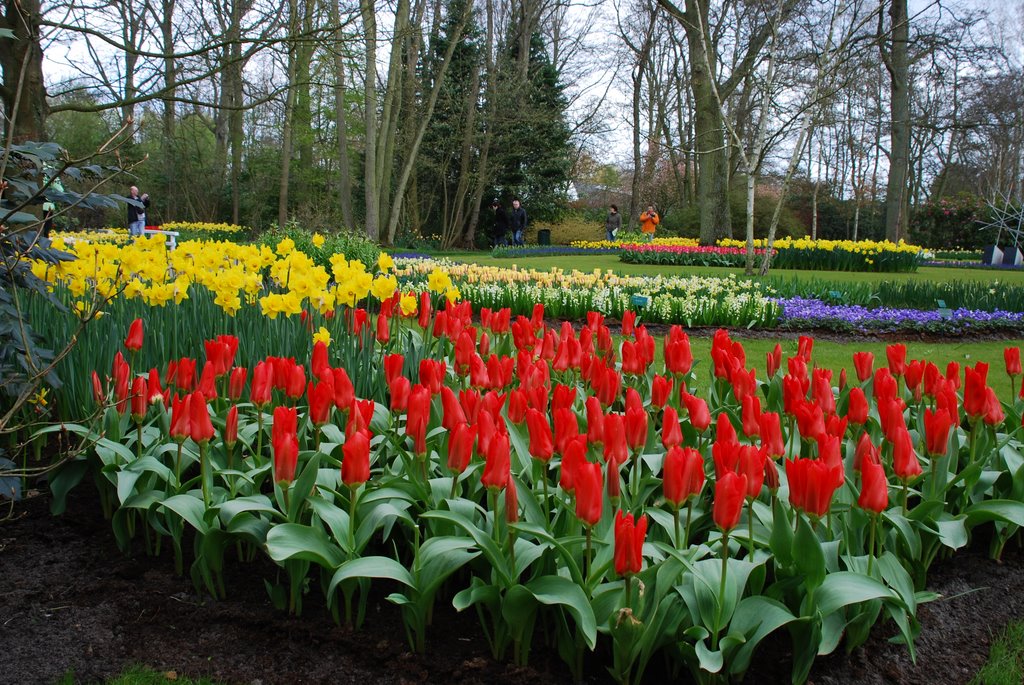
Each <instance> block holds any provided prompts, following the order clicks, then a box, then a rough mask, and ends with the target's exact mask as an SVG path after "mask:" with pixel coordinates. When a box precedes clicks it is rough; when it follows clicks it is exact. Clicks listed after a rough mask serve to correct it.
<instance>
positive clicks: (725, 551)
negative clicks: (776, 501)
mask: <svg viewBox="0 0 1024 685" xmlns="http://www.w3.org/2000/svg"><path fill="white" fill-rule="evenodd" d="M728 570H729V533H728V531H726V532H724V533H722V582H721V584H720V585H719V586H718V612H717V613H716V615H715V632H714V634H713V635H712V636H711V651H713V652H714V651H717V650H718V633H719V632H721V630H722V626H721V623H722V607H723V606H724V605H725V577H726V575H725V574H726V573H727V572H728Z"/></svg>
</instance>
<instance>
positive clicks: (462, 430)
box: [448, 423, 477, 473]
mask: <svg viewBox="0 0 1024 685" xmlns="http://www.w3.org/2000/svg"><path fill="white" fill-rule="evenodd" d="M476 432H477V427H476V426H470V425H468V424H465V423H460V424H459V425H458V426H456V427H455V429H454V430H452V432H451V435H450V437H449V438H448V468H450V469H451V470H452V471H454V472H456V473H462V472H463V471H465V470H466V467H467V466H469V462H470V461H471V460H472V459H473V442H474V441H475V440H476Z"/></svg>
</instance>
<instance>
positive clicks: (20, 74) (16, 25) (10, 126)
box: [0, 0, 49, 145]
mask: <svg viewBox="0 0 1024 685" xmlns="http://www.w3.org/2000/svg"><path fill="white" fill-rule="evenodd" d="M39 19H40V0H5V2H4V16H3V17H0V28H6V29H9V30H10V31H12V32H13V33H14V38H13V39H2V42H0V46H2V49H0V68H2V69H3V77H4V82H3V85H0V96H2V98H3V103H4V114H5V115H6V119H7V120H6V121H5V122H4V123H5V125H4V132H5V133H7V134H9V135H10V136H11V140H12V142H13V143H14V144H16V145H17V144H19V143H23V142H25V141H28V140H34V141H45V140H46V116H47V114H49V107H48V106H47V104H46V84H45V82H44V81H43V49H42V47H41V46H40V44H39Z"/></svg>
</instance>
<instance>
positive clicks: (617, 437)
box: [604, 414, 629, 468]
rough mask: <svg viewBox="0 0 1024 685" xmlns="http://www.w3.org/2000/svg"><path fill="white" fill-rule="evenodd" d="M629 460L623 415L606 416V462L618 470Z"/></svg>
mask: <svg viewBox="0 0 1024 685" xmlns="http://www.w3.org/2000/svg"><path fill="white" fill-rule="evenodd" d="M627 459H629V448H628V447H627V443H626V428H625V422H624V421H623V419H622V414H606V415H605V417H604V460H605V461H606V462H608V463H609V464H612V465H614V467H615V468H618V467H619V466H620V465H622V464H624V463H626V460H627Z"/></svg>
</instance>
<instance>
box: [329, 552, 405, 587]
mask: <svg viewBox="0 0 1024 685" xmlns="http://www.w3.org/2000/svg"><path fill="white" fill-rule="evenodd" d="M350 578H383V579H387V580H393V581H395V582H398V583H402V584H403V585H407V586H409V587H415V586H416V581H415V580H414V579H413V577H412V574H411V573H409V570H408V569H407V568H405V567H404V566H402V565H401V564H400V563H398V562H397V561H395V560H394V559H391V558H389V557H361V558H359V559H352V560H351V561H346V562H345V563H344V564H342V565H341V566H340V567H338V570H337V571H335V572H334V576H333V577H332V578H331V583H330V585H329V586H328V588H327V594H328V596H333V595H334V591H335V589H336V588H337V587H338V584H339V583H343V582H345V581H346V580H349V579H350Z"/></svg>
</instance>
